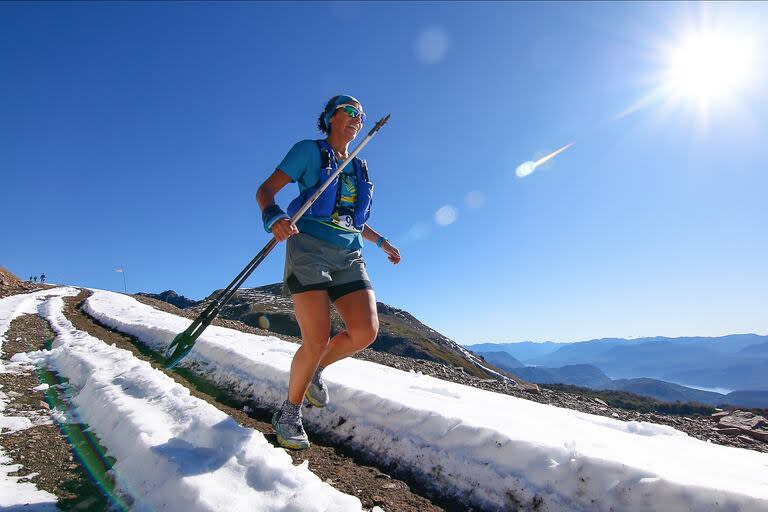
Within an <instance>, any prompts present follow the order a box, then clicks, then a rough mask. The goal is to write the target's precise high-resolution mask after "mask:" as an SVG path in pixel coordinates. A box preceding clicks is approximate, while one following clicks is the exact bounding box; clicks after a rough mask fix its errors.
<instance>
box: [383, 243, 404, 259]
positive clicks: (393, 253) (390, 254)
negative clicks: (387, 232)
mask: <svg viewBox="0 0 768 512" xmlns="http://www.w3.org/2000/svg"><path fill="white" fill-rule="evenodd" d="M381 248H382V250H384V252H385V253H387V259H388V260H389V261H391V262H392V264H393V265H397V264H398V263H400V251H398V250H397V247H395V246H394V245H392V244H391V243H389V240H387V241H385V242H384V243H383V244H381Z"/></svg>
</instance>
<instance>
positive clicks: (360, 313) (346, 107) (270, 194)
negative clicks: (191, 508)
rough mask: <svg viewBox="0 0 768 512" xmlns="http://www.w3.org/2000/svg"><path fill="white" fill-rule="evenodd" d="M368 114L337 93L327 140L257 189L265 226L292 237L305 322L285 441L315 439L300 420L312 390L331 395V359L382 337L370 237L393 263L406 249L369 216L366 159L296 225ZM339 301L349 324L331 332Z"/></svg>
mask: <svg viewBox="0 0 768 512" xmlns="http://www.w3.org/2000/svg"><path fill="white" fill-rule="evenodd" d="M363 121H365V114H364V113H363V108H362V106H361V104H360V102H359V101H357V100H356V99H355V98H353V97H351V96H334V97H333V98H331V99H330V101H328V103H327V104H326V106H325V109H323V111H322V112H321V113H320V117H319V118H318V120H317V127H318V128H319V129H320V131H321V132H323V133H325V134H327V138H325V139H322V140H317V141H315V140H303V141H301V142H298V143H297V144H295V145H294V146H293V148H291V150H290V151H289V152H288V154H287V155H286V156H285V158H283V161H282V162H280V165H278V166H277V169H276V170H275V172H273V173H272V174H271V175H270V176H269V178H267V180H266V181H264V183H262V185H261V186H260V187H259V190H258V192H256V200H257V201H258V203H259V207H260V208H261V209H262V220H263V221H264V228H265V229H266V230H267V231H269V232H271V233H272V234H273V235H274V237H275V239H277V240H278V241H279V242H282V241H283V240H287V242H286V244H287V246H286V255H285V272H284V276H283V280H284V288H287V289H288V290H289V291H290V293H291V295H293V308H294V312H295V314H296V319H297V321H298V322H299V327H300V328H301V337H302V344H301V347H300V348H299V350H298V351H297V352H296V354H295V355H294V357H293V363H292V364H291V375H290V378H289V381H288V399H287V400H285V401H284V402H283V405H282V407H281V408H280V410H278V411H277V412H276V413H275V414H274V416H273V417H272V426H273V427H274V428H275V431H276V432H277V439H278V442H279V443H280V444H281V445H282V446H283V447H285V448H292V449H301V448H307V447H308V446H309V440H308V439H307V434H306V433H305V432H304V427H303V425H302V421H301V405H302V402H303V400H304V398H305V397H306V399H307V401H308V402H309V403H311V404H312V405H314V406H315V407H325V406H326V405H327V404H328V401H329V395H328V387H327V386H326V385H325V383H324V382H323V378H322V372H323V369H324V368H326V367H327V366H328V365H330V364H332V363H335V362H336V361H338V360H340V359H344V358H345V357H348V356H351V355H352V354H354V353H356V352H359V351H360V350H362V349H364V348H365V347H367V346H368V345H370V344H371V343H373V340H375V339H376V335H377V334H378V330H379V319H378V315H377V313H376V296H375V295H374V293H373V288H372V287H371V282H370V279H369V278H368V274H367V272H366V270H365V262H364V261H363V257H362V247H363V239H365V240H368V241H369V242H372V243H375V244H376V246H377V247H380V248H381V249H382V250H383V251H384V253H385V254H386V255H387V258H388V259H389V261H391V262H392V263H393V264H397V263H399V262H400V252H399V251H398V250H397V249H396V248H395V246H393V245H392V244H391V243H390V242H389V241H388V240H387V239H386V238H385V237H383V236H381V235H380V234H379V233H377V232H376V231H375V230H374V229H373V228H371V227H370V226H369V225H368V224H366V222H367V221H368V217H369V215H370V209H371V198H372V193H373V185H372V184H371V183H370V181H369V178H368V168H367V165H366V163H365V162H364V161H362V160H360V159H359V158H355V159H354V161H353V162H350V164H348V165H347V166H346V167H345V168H344V170H343V171H342V173H341V175H340V176H339V178H338V179H337V180H335V182H334V183H332V184H331V186H329V187H328V188H327V189H326V190H325V191H324V192H323V193H322V194H321V195H320V197H319V198H318V200H317V201H316V202H315V203H314V204H313V205H312V206H311V208H310V209H309V210H308V211H307V212H306V213H305V214H304V216H303V217H302V218H301V219H300V220H299V221H298V222H297V223H296V226H295V227H293V226H291V223H290V221H289V215H290V216H292V215H293V214H295V213H296V212H297V211H298V210H299V209H300V208H301V206H302V205H303V204H304V203H305V202H306V201H307V199H308V198H310V197H311V196H312V194H313V193H314V192H315V190H317V188H318V187H319V186H320V185H321V184H322V183H323V182H324V181H325V178H326V177H327V176H330V175H331V174H333V172H334V171H335V170H336V168H337V166H338V165H340V164H341V162H343V161H344V160H345V159H346V158H347V157H348V146H349V143H350V142H352V140H354V138H355V137H356V136H357V134H358V133H359V132H360V130H361V129H362V127H363ZM292 182H297V183H298V185H299V196H298V197H297V198H296V199H294V200H293V201H292V202H291V203H290V205H289V206H288V212H287V214H286V213H285V212H283V210H281V209H280V207H279V206H278V205H277V204H275V195H276V194H277V193H278V192H279V191H280V190H281V189H282V188H283V187H285V186H286V185H287V184H288V183H292ZM329 301H332V302H333V303H334V305H335V307H336V311H338V312H339V315H341V318H342V319H343V320H344V325H345V326H346V330H344V331H342V332H340V333H338V334H336V335H335V336H334V337H333V338H331V339H329V335H330V310H329Z"/></svg>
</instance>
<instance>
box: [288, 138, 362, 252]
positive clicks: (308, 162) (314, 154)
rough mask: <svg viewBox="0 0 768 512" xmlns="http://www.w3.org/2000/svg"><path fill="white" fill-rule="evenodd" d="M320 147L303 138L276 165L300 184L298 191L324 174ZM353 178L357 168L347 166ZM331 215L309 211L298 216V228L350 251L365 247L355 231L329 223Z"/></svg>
mask: <svg viewBox="0 0 768 512" xmlns="http://www.w3.org/2000/svg"><path fill="white" fill-rule="evenodd" d="M321 166H322V158H321V156H320V148H318V146H317V142H315V141H314V140H302V141H300V142H297V143H296V144H294V145H293V147H292V148H291V150H290V151H288V154H287V155H285V157H284V158H283V160H282V162H280V164H279V165H278V166H277V168H278V169H279V170H281V171H283V172H284V173H285V174H287V175H288V176H289V177H290V178H291V180H292V181H294V182H296V183H298V185H299V193H301V192H303V191H304V190H306V189H308V188H310V187H314V186H315V185H316V184H317V183H318V182H319V181H320V179H321V176H322V169H321V168H320V167H321ZM342 172H343V173H344V174H347V175H348V176H351V177H352V180H353V181H354V173H355V170H354V167H353V166H352V165H347V167H345V168H344V170H343V171H342ZM329 221H330V219H329V218H319V217H311V216H308V214H304V216H303V217H302V218H301V219H299V221H298V222H297V223H296V228H297V229H298V230H299V231H300V232H301V233H306V234H308V235H312V236H314V237H315V238H319V239H321V240H325V241H326V242H330V243H332V244H335V245H338V246H340V247H344V248H347V249H350V250H357V249H361V248H362V247H363V237H362V235H361V234H360V233H359V232H356V231H345V230H343V229H340V228H338V227H335V226H333V225H332V224H330V222H329Z"/></svg>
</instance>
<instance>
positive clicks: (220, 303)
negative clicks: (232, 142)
mask: <svg viewBox="0 0 768 512" xmlns="http://www.w3.org/2000/svg"><path fill="white" fill-rule="evenodd" d="M390 116H391V114H388V115H387V116H386V117H383V118H381V119H380V120H379V121H378V122H377V123H376V125H375V126H374V127H373V128H371V131H370V132H368V135H366V137H365V138H364V139H363V140H362V141H360V144H358V145H357V147H356V148H355V149H354V151H352V153H350V155H349V156H348V157H347V158H346V159H345V160H344V161H343V162H342V163H341V165H339V166H338V167H337V168H336V171H334V172H333V174H331V175H330V176H329V177H328V179H327V180H326V181H325V182H324V183H323V184H322V185H321V186H320V188H318V189H317V190H316V191H315V193H314V194H312V196H311V197H310V198H309V199H308V200H307V202H306V203H304V205H303V206H302V207H301V208H300V209H299V211H297V212H296V213H295V214H294V215H293V217H291V219H290V220H291V226H295V225H296V222H298V220H299V219H300V218H301V216H302V215H304V214H305V213H306V211H307V210H309V208H310V207H311V206H312V204H313V203H314V202H315V201H316V200H317V198H318V197H320V194H322V193H323V192H324V191H325V189H326V188H328V187H329V186H330V185H331V183H332V182H333V180H335V179H336V177H337V176H338V175H339V174H340V173H341V171H343V170H344V168H345V167H346V166H347V165H348V164H349V163H350V162H351V161H352V160H353V159H354V158H355V157H356V156H357V154H358V153H359V152H360V150H362V149H363V148H364V147H365V145H366V144H368V142H370V140H371V139H372V138H373V136H374V135H376V133H377V132H378V131H379V129H381V127H382V126H384V125H385V124H386V123H387V121H389V118H390ZM276 245H277V240H276V239H275V237H272V239H271V240H270V241H269V242H267V245H265V246H264V248H263V249H262V250H261V251H259V253H258V254H257V255H256V256H255V257H254V258H253V259H252V260H251V261H250V263H248V265H246V266H245V268H244V269H243V270H242V271H240V273H239V274H238V275H237V277H235V279H233V280H232V282H231V283H229V285H228V286H227V287H226V288H224V289H223V290H221V291H220V292H219V294H218V295H217V296H216V298H215V299H213V300H212V301H211V303H210V304H208V306H207V307H206V308H205V309H204V310H203V312H202V313H200V314H199V315H198V316H197V318H195V320H194V321H193V322H192V324H191V325H190V326H189V327H187V329H186V330H185V331H184V332H182V333H179V334H177V335H176V337H175V338H173V341H172V342H171V344H170V345H168V348H167V349H166V351H165V357H166V361H165V367H166V368H173V367H174V366H176V365H177V364H178V363H179V361H181V360H182V359H184V357H185V356H186V355H187V354H189V352H190V351H191V350H192V347H193V346H194V345H195V341H197V338H198V337H199V336H200V335H201V334H202V333H203V331H204V330H205V329H206V327H208V326H209V325H210V324H211V322H213V320H214V318H216V317H217V316H218V315H219V312H220V311H221V309H222V308H223V307H224V305H225V304H226V303H227V302H229V300H230V299H231V298H232V296H233V295H234V294H235V292H236V291H237V290H238V289H239V288H240V287H241V286H242V285H243V283H244V282H245V281H246V280H247V279H248V277H249V276H250V275H251V274H252V273H253V271H254V270H256V267H258V266H259V264H260V263H261V262H262V261H264V259H265V258H266V257H267V255H268V254H269V253H270V252H271V251H272V249H274V248H275V246H276Z"/></svg>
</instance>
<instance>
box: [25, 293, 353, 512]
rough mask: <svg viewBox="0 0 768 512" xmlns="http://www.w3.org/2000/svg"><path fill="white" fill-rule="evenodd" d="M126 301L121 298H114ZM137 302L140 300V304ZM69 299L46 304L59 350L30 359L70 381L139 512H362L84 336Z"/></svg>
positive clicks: (156, 375) (262, 442) (140, 365)
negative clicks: (68, 308)
mask: <svg viewBox="0 0 768 512" xmlns="http://www.w3.org/2000/svg"><path fill="white" fill-rule="evenodd" d="M109 297H110V298H112V299H115V300H117V297H119V295H117V294H110V295H109ZM131 300H132V299H131ZM62 307H63V301H62V299H61V298H52V299H50V300H48V301H47V302H46V303H44V304H43V305H42V306H41V313H42V314H44V315H45V317H46V318H47V319H48V321H49V322H50V323H51V325H52V327H53V329H54V330H55V332H56V335H57V336H56V339H55V341H54V346H53V349H52V350H50V351H40V352H35V353H32V354H30V357H31V358H32V360H33V361H35V362H37V363H38V364H47V365H48V366H50V367H52V368H53V369H55V370H56V371H57V372H59V374H60V375H62V376H63V377H65V378H67V379H68V380H69V390H70V392H71V393H72V395H73V403H74V404H75V406H76V407H77V408H78V411H79V413H80V417H81V418H82V419H83V420H84V421H85V422H87V423H88V424H89V425H90V428H91V429H92V430H93V432H94V433H95V434H96V435H97V436H98V437H99V440H100V441H101V443H102V444H103V445H104V446H105V447H106V448H107V451H108V454H109V455H110V456H112V457H114V458H115V459H116V460H117V462H116V463H115V465H114V467H113V470H112V471H113V473H114V475H115V478H116V481H117V485H118V488H119V489H120V490H121V491H123V492H125V493H126V494H128V495H130V496H131V497H133V498H134V499H135V503H134V504H133V506H132V510H138V511H145V510H146V511H154V510H165V511H183V512H191V511H214V510H217V511H221V510H233V511H235V510H259V511H276V510H282V511H296V512H298V511H334V512H336V511H351V510H356V511H359V510H360V509H361V504H360V501H359V500H358V499H357V498H355V497H352V496H348V495H345V494H342V493H340V492H339V491H337V490H335V489H334V488H332V487H331V486H329V485H328V484H326V483H323V482H321V481H320V479H319V478H318V477H317V476H316V475H314V474H313V473H311V472H310V471H309V470H308V469H307V468H306V466H299V467H295V466H293V464H292V461H291V457H290V456H289V455H288V454H287V453H285V451H284V450H282V449H277V448H274V447H273V446H272V445H270V444H269V443H268V442H267V440H266V439H265V438H264V436H263V435H262V434H261V433H259V432H257V431H254V430H252V429H247V428H243V427H241V426H240V425H238V424H237V423H236V422H235V421H234V420H233V419H232V418H231V417H229V416H227V415H226V414H224V413H223V412H221V411H219V410H218V409H216V408H215V407H213V406H212V405H210V404H208V403H206V402H204V401H203V400H200V399H197V398H194V397H192V396H190V393H189V390H187V388H185V387H183V386H181V385H180V384H177V383H176V382H174V381H173V380H172V379H171V378H169V377H168V376H166V375H165V374H163V373H162V372H160V371H158V370H155V369H153V368H152V367H151V366H150V365H149V364H148V363H146V362H143V361H140V360H138V359H137V358H135V357H134V356H133V355H132V354H131V353H130V352H128V351H126V350H122V349H118V348H116V347H114V346H108V345H106V344H105V343H104V342H102V341H100V340H98V339H96V338H94V337H92V336H90V335H89V334H87V333H84V332H82V331H77V330H76V329H75V328H74V327H73V326H72V324H71V323H70V322H69V321H68V320H67V319H66V318H65V317H64V315H63V313H62Z"/></svg>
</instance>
